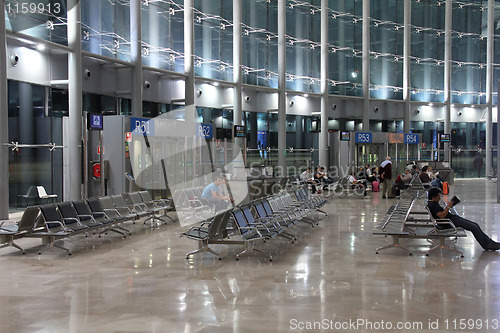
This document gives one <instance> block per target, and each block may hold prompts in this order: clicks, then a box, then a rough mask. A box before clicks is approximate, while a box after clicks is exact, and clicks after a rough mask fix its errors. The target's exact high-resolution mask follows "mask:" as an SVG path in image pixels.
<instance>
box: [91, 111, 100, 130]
mask: <svg viewBox="0 0 500 333" xmlns="http://www.w3.org/2000/svg"><path fill="white" fill-rule="evenodd" d="M88 129H90V130H98V131H102V130H103V119H102V114H93V113H90V114H89V117H88Z"/></svg>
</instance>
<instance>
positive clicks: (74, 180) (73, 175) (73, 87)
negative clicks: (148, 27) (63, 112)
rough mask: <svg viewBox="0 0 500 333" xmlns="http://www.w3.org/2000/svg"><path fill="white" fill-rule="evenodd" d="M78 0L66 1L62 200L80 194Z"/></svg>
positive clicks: (80, 84)
mask: <svg viewBox="0 0 500 333" xmlns="http://www.w3.org/2000/svg"><path fill="white" fill-rule="evenodd" d="M80 3H81V2H80V1H79V0H68V8H69V10H68V46H69V47H70V48H71V50H72V51H71V52H70V53H69V55H68V97H69V129H68V133H71V135H69V136H68V142H67V143H65V145H67V146H68V148H67V150H65V153H66V152H67V156H64V159H65V160H66V161H67V164H65V166H66V168H65V170H64V178H65V181H64V186H65V188H64V200H78V199H80V198H81V196H82V123H83V122H82V45H81V23H80V22H81V18H80V16H81V15H80Z"/></svg>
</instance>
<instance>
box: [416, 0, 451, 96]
mask: <svg viewBox="0 0 500 333" xmlns="http://www.w3.org/2000/svg"><path fill="white" fill-rule="evenodd" d="M438 4H439V5H438ZM411 5H412V11H411V12H412V15H411V19H412V30H411V65H410V71H411V74H410V87H411V100H412V101H419V102H444V39H445V38H444V32H445V31H444V29H445V26H444V23H445V22H444V21H445V5H444V2H439V1H438V2H436V1H412V2H411Z"/></svg>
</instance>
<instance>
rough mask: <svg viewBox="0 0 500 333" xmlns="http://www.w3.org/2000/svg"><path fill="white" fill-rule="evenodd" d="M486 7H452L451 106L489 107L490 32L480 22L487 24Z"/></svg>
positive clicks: (468, 5) (479, 5) (464, 5)
mask: <svg viewBox="0 0 500 333" xmlns="http://www.w3.org/2000/svg"><path fill="white" fill-rule="evenodd" d="M483 3H486V4H487V1H479V2H475V1H469V2H468V3H463V2H460V3H454V4H453V34H452V41H451V44H452V47H451V58H452V65H451V67H452V70H451V90H452V97H451V101H452V103H464V104H471V103H472V104H476V103H477V104H479V103H486V43H487V39H486V37H487V29H486V26H483V24H479V22H482V23H486V22H488V11H487V10H485V8H484V7H483ZM483 20H484V21H483ZM483 28H484V31H483Z"/></svg>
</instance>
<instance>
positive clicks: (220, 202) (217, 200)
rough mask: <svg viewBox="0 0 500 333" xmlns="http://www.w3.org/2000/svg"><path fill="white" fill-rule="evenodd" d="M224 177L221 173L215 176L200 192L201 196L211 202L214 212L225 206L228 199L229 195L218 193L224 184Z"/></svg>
mask: <svg viewBox="0 0 500 333" xmlns="http://www.w3.org/2000/svg"><path fill="white" fill-rule="evenodd" d="M224 182H225V178H224V176H223V175H220V176H217V178H215V180H214V181H213V182H211V183H210V184H208V185H207V186H206V187H205V188H204V189H203V192H202V193H201V197H202V198H204V199H207V200H208V201H209V202H210V203H211V204H214V205H215V212H216V213H217V212H218V211H220V210H223V209H224V208H227V206H228V202H229V201H230V199H231V198H230V196H229V195H220V194H219V193H220V190H221V185H222V184H224Z"/></svg>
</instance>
